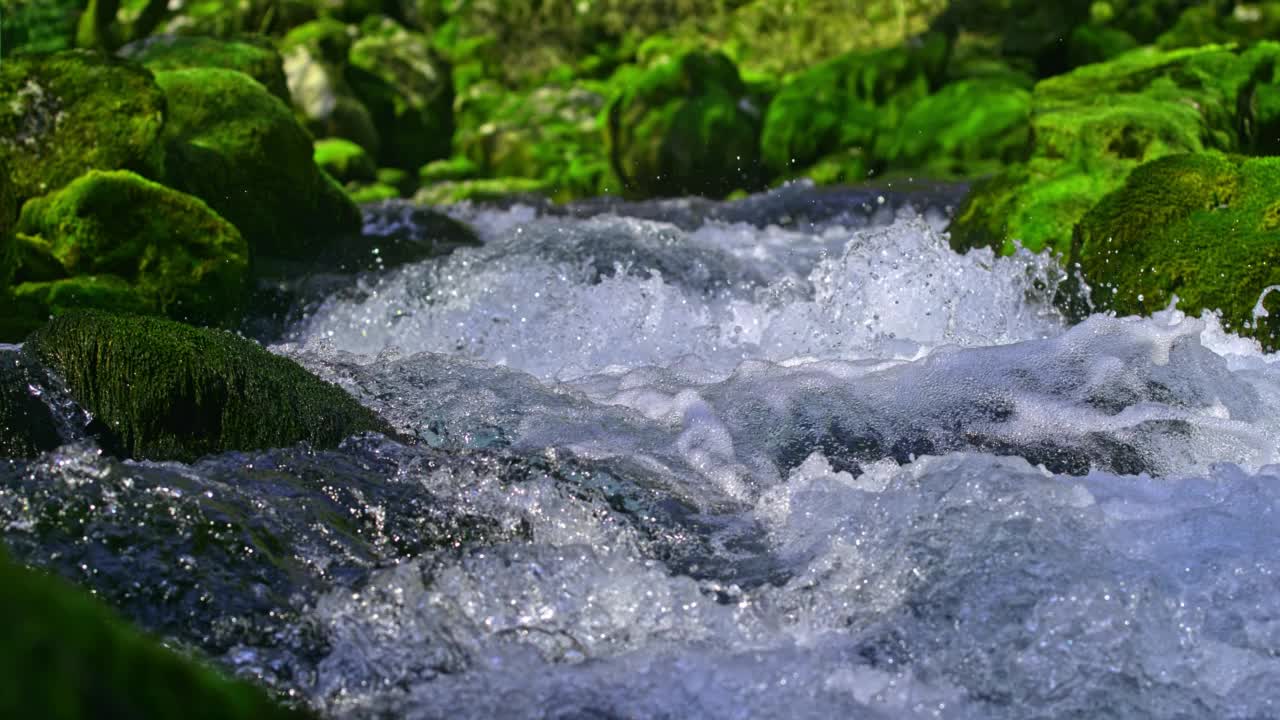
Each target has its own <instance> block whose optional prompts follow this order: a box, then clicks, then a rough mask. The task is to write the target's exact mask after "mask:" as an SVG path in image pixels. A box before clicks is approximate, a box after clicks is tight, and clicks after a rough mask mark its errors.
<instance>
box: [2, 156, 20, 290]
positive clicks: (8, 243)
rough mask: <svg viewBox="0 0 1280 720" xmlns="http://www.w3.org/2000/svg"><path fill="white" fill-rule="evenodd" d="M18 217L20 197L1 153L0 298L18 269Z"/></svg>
mask: <svg viewBox="0 0 1280 720" xmlns="http://www.w3.org/2000/svg"><path fill="white" fill-rule="evenodd" d="M17 219H18V198H17V196H16V194H15V193H14V189H13V180H12V179H11V178H10V176H9V166H8V163H7V162H6V160H5V158H4V156H2V155H0V298H2V297H3V295H4V292H5V290H6V288H8V287H9V281H10V280H11V279H12V278H13V274H14V272H15V271H16V270H17V263H18V261H17V253H16V252H15V248H14V242H13V240H14V238H13V226H14V224H15V222H16V221H17Z"/></svg>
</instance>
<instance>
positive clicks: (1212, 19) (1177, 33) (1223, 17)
mask: <svg viewBox="0 0 1280 720" xmlns="http://www.w3.org/2000/svg"><path fill="white" fill-rule="evenodd" d="M1177 17H1178V19H1177V22H1175V23H1174V24H1173V27H1171V28H1169V29H1168V30H1167V31H1166V32H1164V33H1163V34H1161V35H1160V37H1159V38H1158V39H1157V40H1156V43H1157V44H1158V45H1159V46H1160V47H1162V48H1181V47H1197V46H1200V45H1209V44H1213V43H1231V42H1240V43H1250V42H1257V41H1259V40H1267V39H1274V38H1275V37H1276V36H1277V34H1280V3H1277V2H1261V3H1234V2H1232V3H1226V2H1209V3H1196V4H1194V5H1192V6H1191V7H1188V8H1186V9H1185V10H1183V11H1182V13H1181V14H1180V15H1178V16H1177Z"/></svg>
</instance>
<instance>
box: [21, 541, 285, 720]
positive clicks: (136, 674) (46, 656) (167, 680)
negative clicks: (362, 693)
mask: <svg viewBox="0 0 1280 720" xmlns="http://www.w3.org/2000/svg"><path fill="white" fill-rule="evenodd" d="M0 612H2V613H4V615H5V617H8V618H12V619H13V620H12V622H6V623H3V624H2V625H0V673H3V675H0V677H3V680H0V717H6V718H49V719H50V720H55V719H56V720H88V718H151V719H154V720H162V719H165V718H173V719H174V720H177V719H178V718H192V719H200V720H214V719H215V718H216V719H217V720H238V719H241V718H243V719H244V720H249V719H250V718H252V719H253V720H274V719H276V718H278V719H280V720H285V719H286V718H306V717H310V715H309V714H307V713H304V712H302V711H296V710H288V709H285V708H283V707H281V706H279V705H276V704H275V703H273V702H272V701H271V700H270V698H268V697H267V695H266V694H265V693H264V692H263V691H262V690H259V689H257V688H254V687H252V686H249V685H247V684H245V683H243V682H240V681H235V680H231V679H228V678H225V677H222V676H221V675H219V674H218V673H216V672H214V671H213V670H211V669H209V668H207V667H203V666H201V665H198V664H196V663H195V662H193V661H192V660H190V659H189V658H186V657H183V656H182V655H180V654H179V653H177V652H175V651H173V650H169V649H166V648H164V647H162V646H161V644H160V642H159V641H158V640H154V639H151V638H148V637H146V636H145V635H143V634H142V633H141V632H139V631H138V630H135V629H133V628H132V627H130V626H128V625H127V624H126V623H125V622H124V621H122V620H120V619H119V618H118V617H117V616H116V615H115V613H114V612H112V611H111V610H110V609H108V608H107V607H106V606H105V605H103V604H102V603H101V602H100V601H99V600H97V599H95V598H94V597H93V596H91V595H90V594H89V593H88V592H86V591H83V590H80V589H78V588H75V587H73V586H71V585H69V584H67V583H66V582H64V581H62V580H60V579H56V578H54V577H52V576H50V575H46V574H44V573H42V572H38V571H34V570H29V569H26V568H23V567H21V566H19V565H17V564H15V563H14V562H12V561H11V560H10V559H9V558H8V554H7V553H6V552H4V551H3V549H0Z"/></svg>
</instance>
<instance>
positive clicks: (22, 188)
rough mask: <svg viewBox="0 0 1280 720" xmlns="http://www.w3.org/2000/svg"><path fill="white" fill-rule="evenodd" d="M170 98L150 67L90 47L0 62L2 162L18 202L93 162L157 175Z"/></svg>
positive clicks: (60, 182) (107, 167)
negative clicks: (109, 55)
mask: <svg viewBox="0 0 1280 720" xmlns="http://www.w3.org/2000/svg"><path fill="white" fill-rule="evenodd" d="M164 123H165V99H164V96H163V94H161V92H160V89H159V88H158V87H156V84H155V81H154V80H153V79H152V77H151V73H149V72H147V70H146V69H145V68H142V67H140V66H138V65H135V64H133V63H130V62H128V61H126V60H121V59H118V58H112V57H108V56H105V55H101V54H98V53H94V52H89V51H81V50H75V51H67V52H61V53H56V54H53V55H19V56H16V57H11V58H7V59H5V61H4V62H3V63H0V162H3V163H4V164H5V165H7V167H8V172H9V177H10V180H11V182H12V192H13V194H14V196H16V198H17V200H18V202H23V201H25V200H27V199H29V198H33V197H37V196H39V195H44V194H45V193H47V192H50V191H52V190H56V189H58V188H60V187H62V186H63V185H66V184H67V183H69V182H71V181H72V180H74V179H76V178H77V177H79V176H80V175H82V174H84V173H85V172H87V171H89V170H95V169H99V170H117V169H126V170H134V171H136V172H139V173H141V174H143V175H147V176H149V177H158V175H159V173H160V172H161V170H162V169H163V167H164V147H163V144H162V143H161V142H160V137H161V130H162V128H163V126H164Z"/></svg>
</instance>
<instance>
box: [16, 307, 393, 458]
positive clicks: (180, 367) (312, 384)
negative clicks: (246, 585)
mask: <svg viewBox="0 0 1280 720" xmlns="http://www.w3.org/2000/svg"><path fill="white" fill-rule="evenodd" d="M23 352H24V353H26V354H28V355H29V356H30V357H32V358H33V359H35V360H36V361H38V362H40V363H42V364H44V365H45V366H47V367H49V368H51V369H52V370H54V371H55V372H57V373H59V374H60V375H61V376H62V377H63V379H64V380H65V381H66V384H67V389H68V391H69V392H70V393H71V396H72V397H73V398H74V399H75V400H76V401H77V402H79V403H80V404H81V405H82V406H84V408H85V409H87V410H88V411H89V412H91V413H93V414H94V416H95V417H97V419H98V420H100V421H101V422H102V423H103V424H104V425H105V426H106V427H107V428H108V429H109V431H110V432H111V433H113V434H114V436H115V437H114V438H113V439H114V441H115V442H114V443H113V445H115V446H116V447H119V448H122V450H123V452H124V453H125V454H126V455H127V456H129V457H135V458H147V459H154V460H166V459H168V460H182V461H191V460H194V459H196V458H198V457H200V456H203V455H208V454H210V453H216V452H223V451H227V450H253V449H260V448H270V447H283V446H287V445H293V444H295V443H298V442H303V441H306V442H309V443H311V444H313V445H315V446H318V447H334V446H336V445H337V444H338V443H339V442H341V441H342V440H343V439H345V438H347V437H349V436H350V435H353V434H356V433H361V432H385V433H390V432H391V430H390V428H389V426H387V424H386V423H385V422H383V421H382V420H381V419H380V418H378V417H377V416H376V415H374V413H373V412H372V411H370V410H368V409H367V408H364V407H363V406H361V405H360V404H359V403H357V402H356V401H355V400H353V399H352V398H351V397H350V396H349V395H347V394H346V393H345V392H343V391H342V390H341V389H339V388H338V387H336V386H334V385H331V384H329V383H327V382H324V381H323V380H320V379H319V378H317V377H315V376H314V375H312V374H311V373H309V372H307V371H306V370H304V369H302V367H301V366H299V365H298V364H297V363H295V362H293V361H292V360H288V359H286V358H283V357H280V356H278V355H274V354H272V353H269V352H267V351H266V350H264V349H263V348H262V347H261V346H259V345H258V344H257V343H255V342H253V341H251V340H246V339H244V338H241V337H239V336H236V335H233V334H231V333H229V332H226V331H222V330H209V329H200V328H194V327H191V326H188V325H184V324H181V323H177V322H173V321H171V320H164V319H161V318H155V317H141V316H125V315H114V314H108V313H101V312H96V311H77V312H70V313H66V314H64V315H61V316H58V317H56V318H54V319H53V320H52V321H50V323H49V324H48V325H46V326H45V327H43V328H41V329H39V330H37V331H36V332H34V333H32V335H31V336H30V337H29V338H28V340H27V342H26V344H25V345H24V346H23Z"/></svg>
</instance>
